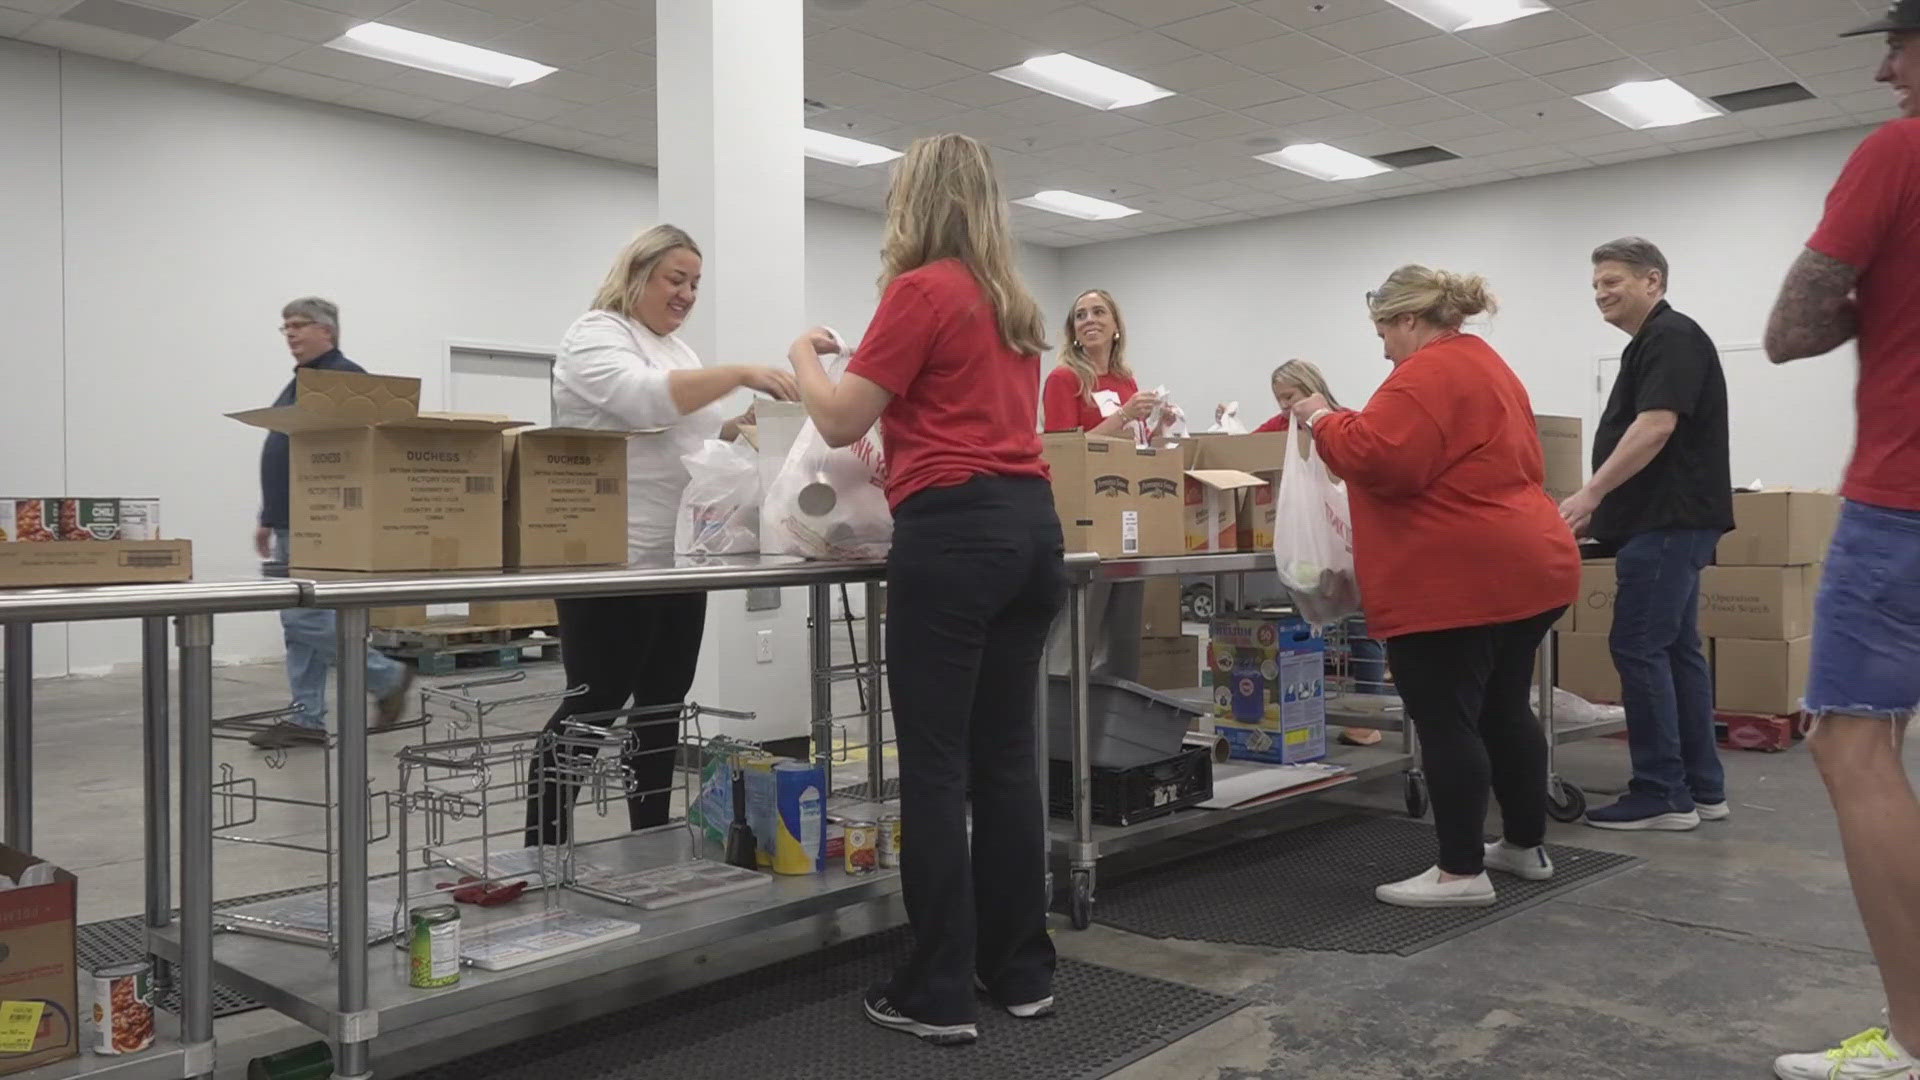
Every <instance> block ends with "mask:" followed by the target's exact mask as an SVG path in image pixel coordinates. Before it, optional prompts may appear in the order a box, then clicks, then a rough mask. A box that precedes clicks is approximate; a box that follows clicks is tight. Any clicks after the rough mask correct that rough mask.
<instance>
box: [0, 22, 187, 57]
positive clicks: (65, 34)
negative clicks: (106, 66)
mask: <svg viewBox="0 0 1920 1080" xmlns="http://www.w3.org/2000/svg"><path fill="white" fill-rule="evenodd" d="M189 29H191V27H189ZM20 38H21V40H23V41H31V42H33V43H34V44H36V45H50V46H52V47H53V48H56V49H66V50H68V51H69V52H81V53H87V54H90V55H93V56H105V57H108V58H111V59H114V60H138V59H139V58H140V57H141V56H142V55H143V54H145V53H146V52H147V51H148V50H150V49H152V48H153V47H154V46H155V45H157V44H159V42H156V41H155V40H153V39H152V38H146V37H140V36H139V35H137V34H128V33H123V32H121V31H119V30H109V29H107V28H106V27H104V26H89V25H87V24H86V23H77V22H69V21H67V20H66V19H42V20H40V21H39V22H37V23H34V24H33V25H32V26H31V27H29V28H28V29H27V30H26V32H25V33H22V34H21V35H20Z"/></svg>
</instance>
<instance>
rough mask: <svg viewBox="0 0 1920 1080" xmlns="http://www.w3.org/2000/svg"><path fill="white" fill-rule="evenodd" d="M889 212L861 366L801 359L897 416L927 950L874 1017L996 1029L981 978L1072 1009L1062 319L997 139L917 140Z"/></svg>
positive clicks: (909, 745)
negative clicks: (1049, 661)
mask: <svg viewBox="0 0 1920 1080" xmlns="http://www.w3.org/2000/svg"><path fill="white" fill-rule="evenodd" d="M886 230H887V231H886V244H885V247H884V249H883V254H882V257H883V259H884V261H885V267H886V269H885V272H884V273H883V274H882V275H881V279H880V281H881V286H882V290H883V295H882V296H881V298H880V309H879V310H878V311H877V312H875V313H874V316H873V323H872V325H870V326H869V327H868V328H867V332H866V335H865V336H864V337H862V338H861V340H860V351H859V352H858V353H856V354H855V355H854V357H853V360H852V362H851V363H850V364H849V365H848V367H847V371H846V374H845V375H844V376H842V377H841V379H840V381H839V382H838V383H832V382H829V381H828V380H827V376H826V374H825V372H824V371H823V370H822V369H821V366H820V359H819V356H818V355H817V353H816V343H815V340H814V339H813V338H812V337H802V338H801V339H799V340H798V341H795V342H794V343H793V348H792V351H791V354H790V359H791V360H792V361H793V369H794V372H795V374H796V375H797V376H798V377H799V380H800V397H801V400H802V401H803V402H805V403H806V407H807V414H808V415H809V416H810V417H812V418H813V422H814V424H815V425H816V426H817V427H818V428H819V429H820V433H821V435H822V436H824V437H825V438H826V440H827V442H828V443H830V444H832V445H835V446H841V445H845V444H847V443H850V442H852V441H854V440H855V439H858V438H859V437H860V436H861V435H863V434H864V433H865V432H866V431H867V430H868V429H870V428H871V427H873V424H874V421H876V420H878V419H880V418H882V417H885V420H886V422H885V423H884V424H882V425H881V426H880V437H881V442H882V443H883V445H884V449H885V451H886V457H887V500H888V502H889V503H890V504H891V505H892V507H893V522H894V525H893V530H894V531H893V550H892V552H891V553H890V554H889V555H888V556H887V630H886V632H887V683H888V687H889V689H890V690H891V691H892V694H893V717H894V726H895V732H896V735H897V738H898V743H899V750H900V813H901V817H902V819H903V822H904V828H905V829H906V830H907V832H908V833H909V834H910V835H911V836H912V840H911V841H910V842H909V843H908V844H907V845H906V848H905V851H904V853H903V855H902V858H901V868H900V870H901V877H902V878H903V879H904V880H903V887H904V890H905V897H906V907H907V918H908V920H909V921H910V922H911V923H912V924H913V938H914V948H913V954H912V956H911V957H909V958H908V960H907V962H906V963H905V964H904V965H903V966H901V967H900V968H899V970H897V971H896V972H894V975H893V977H892V979H891V980H889V981H887V982H884V983H881V984H879V985H877V986H875V987H873V988H872V989H870V990H869V991H868V992H867V994H866V998H865V1008H866V1015H867V1018H868V1019H869V1020H871V1021H873V1022H874V1023H876V1024H879V1025H881V1026H882V1027H886V1028H891V1029H893V1030H895V1031H902V1032H906V1033H908V1034H912V1035H916V1036H919V1037H920V1038H922V1039H926V1040H928V1041H931V1042H936V1043H964V1042H972V1041H973V1040H974V1039H976V1038H977V1037H978V1036H979V1031H978V1028H977V1026H976V1018H977V1016H978V1010H979V1005H978V1002H977V1001H976V998H975V994H976V990H977V991H978V992H981V993H985V994H986V995H987V996H988V997H989V998H991V999H992V1000H993V1001H994V1002H995V1003H996V1004H998V1005H999V1006H1000V1007H1002V1008H1004V1009H1006V1010H1007V1011H1008V1012H1010V1013H1012V1014H1013V1015H1014V1016H1017V1017H1022V1018H1031V1017H1038V1016H1045V1015H1047V1014H1048V1013H1050V1012H1052V1011H1053V971H1054V952H1053V942H1052V940H1051V939H1050V938H1048V936H1047V896H1046V872H1047V862H1046V860H1047V853H1046V811H1045V807H1044V805H1043V802H1042V796H1041V791H1040V782H1039V778H1038V777H1037V776H1036V775H1035V772H1034V754H1035V751H1036V745H1035V715H1034V714H1035V711H1036V709H1035V694H1034V686H1035V684H1036V683H1037V682H1038V680H1039V678H1040V662H1041V656H1042V653H1043V652H1044V650H1045V645H1046V640H1047V630H1048V627H1049V626H1051V624H1052V622H1053V617H1054V614H1055V612H1057V611H1058V610H1059V608H1060V605H1061V603H1062V601H1063V600H1064V599H1065V597H1066V590H1067V578H1066V564H1065V562H1064V551H1065V544H1064V542H1063V540H1062V537H1061V533H1060V521H1059V519H1058V518H1057V517H1055V515H1054V510H1053V488H1052V486H1051V485H1050V484H1049V483H1048V474H1047V466H1046V463H1045V461H1044V460H1042V458H1041V456H1040V436H1039V434H1038V428H1039V425H1038V424H1036V423H1035V420H1036V417H1035V415H1034V414H1035V411H1036V409H1035V403H1036V402H1037V400H1038V399H1039V389H1040V354H1041V353H1042V352H1043V351H1044V350H1045V349H1046V348H1047V344H1046V326H1045V324H1044V322H1043V321H1042V319H1041V316H1040V308H1039V306H1038V305H1037V304H1035V303H1034V300H1033V296H1032V295H1031V294H1030V293H1029V292H1028V291H1027V287H1026V285H1025V284H1024V283H1023V282H1022V281H1021V280H1020V277H1019V275H1018V274H1017V273H1015V271H1014V268H1013V252H1014V245H1013V238H1012V235H1011V233H1010V232H1009V230H1008V228H1007V219H1006V204H1005V202H1004V201H1003V199H1002V198H1001V194H1000V183H999V180H998V178H997V177H996V176H995V175H994V170H993V162H992V159H991V158H990V157H989V156H988V154H987V149H986V147H984V146H982V145H981V144H980V143H978V142H976V141H974V140H973V139H970V138H968V137H966V136H964V135H941V136H937V137H934V138H926V139H920V140H918V141H916V142H915V143H914V144H913V146H912V147H911V148H910V149H908V151H907V153H906V156H905V157H903V158H902V159H901V160H900V161H899V163H898V164H897V165H896V166H895V168H894V174H893V190H892V192H891V194H890V196H889V197H888V199H887V226H886ZM816 333H817V332H816ZM969 802H971V805H972V811H973V814H972V820H973V831H972V840H971V854H969V840H968V831H967V820H968V815H967V811H968V804H969Z"/></svg>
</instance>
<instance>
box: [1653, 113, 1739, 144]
mask: <svg viewBox="0 0 1920 1080" xmlns="http://www.w3.org/2000/svg"><path fill="white" fill-rule="evenodd" d="M1745 130H1746V128H1745V127H1744V126H1742V125H1741V123H1740V119H1739V117H1738V116H1715V117H1712V118H1711V119H1707V120H1696V121H1695V122H1693V123H1691V124H1675V125H1673V126H1672V127H1663V128H1653V129H1652V130H1649V131H1647V132H1644V134H1645V135H1646V136H1647V137H1648V138H1650V139H1652V140H1653V141H1655V142H1662V143H1669V144H1671V143H1683V142H1698V141H1700V140H1701V139H1709V138H1712V137H1713V136H1715V135H1731V134H1734V133H1735V132H1739V131H1745Z"/></svg>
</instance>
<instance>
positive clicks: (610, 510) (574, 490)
mask: <svg viewBox="0 0 1920 1080" xmlns="http://www.w3.org/2000/svg"><path fill="white" fill-rule="evenodd" d="M630 437H631V436H630V435H629V433H627V432H623V431H592V430H587V429H584V428H535V429H531V430H521V431H509V432H507V435H506V454H507V462H508V464H507V488H506V552H505V554H506V565H508V566H516V567H517V566H620V565H625V563H626V561H627V439H628V438H630Z"/></svg>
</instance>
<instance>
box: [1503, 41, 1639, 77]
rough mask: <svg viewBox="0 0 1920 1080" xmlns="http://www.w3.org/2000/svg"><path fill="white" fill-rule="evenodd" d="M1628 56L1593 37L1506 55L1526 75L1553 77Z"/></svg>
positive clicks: (1559, 42)
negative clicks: (1557, 73)
mask: <svg viewBox="0 0 1920 1080" xmlns="http://www.w3.org/2000/svg"><path fill="white" fill-rule="evenodd" d="M1624 55H1626V54H1624V53H1622V52H1621V51H1620V50H1619V48H1617V47H1616V46H1614V45H1613V44H1611V43H1610V42H1608V41H1607V40H1606V39H1605V38H1600V37H1595V36H1593V35H1591V34H1589V35H1587V36H1584V37H1577V38H1568V39H1567V40H1565V41H1556V42H1554V43H1553V44H1551V45H1540V46H1536V47H1534V48H1531V49H1522V50H1520V51H1519V52H1516V53H1508V54H1506V60H1507V62H1508V63H1511V64H1512V65H1513V66H1515V67H1517V68H1519V69H1520V70H1522V71H1525V72H1528V73H1530V74H1533V75H1550V74H1552V73H1553V72H1556V71H1571V70H1573V69H1574V68H1580V67H1588V66H1590V65H1592V64H1599V63H1604V62H1606V61H1608V60H1618V59H1620V58H1621V57H1622V56H1624Z"/></svg>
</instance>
